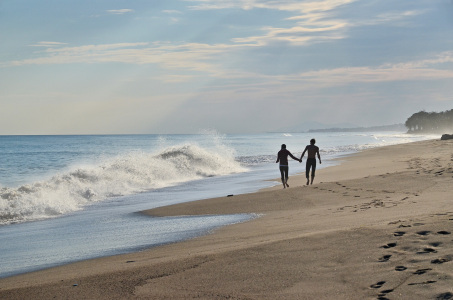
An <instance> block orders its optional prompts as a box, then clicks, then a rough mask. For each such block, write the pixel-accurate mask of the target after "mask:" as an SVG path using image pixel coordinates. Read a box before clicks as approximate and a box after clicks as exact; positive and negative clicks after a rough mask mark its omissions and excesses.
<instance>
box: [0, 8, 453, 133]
mask: <svg viewBox="0 0 453 300" xmlns="http://www.w3.org/2000/svg"><path fill="white" fill-rule="evenodd" d="M450 109H453V1H452V0H397V1H395V0H318V1H315V0H307V1H292V0H278V1H275V0H181V1H176V0H165V1H160V0H127V1H126V0H76V1H73V0H40V1H36V0H0V134H3V135H6V134H128V133H132V134H134V133H136V134H142V133H150V134H152V133H162V134H165V133H198V132H200V131H203V130H206V129H209V130H217V131H218V132H221V133H259V132H269V131H279V130H289V129H294V130H300V131H305V130H308V129H314V128H310V126H315V125H313V124H314V123H315V122H316V123H322V124H324V125H327V126H329V125H331V126H337V125H343V126H347V125H353V126H377V125H389V124H397V123H404V122H405V121H406V119H407V118H409V117H410V116H411V115H412V114H413V113H415V112H418V111H421V110H425V111H428V112H431V111H437V112H439V111H445V110H450Z"/></svg>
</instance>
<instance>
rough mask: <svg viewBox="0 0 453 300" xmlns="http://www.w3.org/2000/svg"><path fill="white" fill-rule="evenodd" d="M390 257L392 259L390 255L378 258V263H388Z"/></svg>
mask: <svg viewBox="0 0 453 300" xmlns="http://www.w3.org/2000/svg"><path fill="white" fill-rule="evenodd" d="M390 257H392V256H391V255H384V256H382V257H381V258H379V262H385V261H389V259H390Z"/></svg>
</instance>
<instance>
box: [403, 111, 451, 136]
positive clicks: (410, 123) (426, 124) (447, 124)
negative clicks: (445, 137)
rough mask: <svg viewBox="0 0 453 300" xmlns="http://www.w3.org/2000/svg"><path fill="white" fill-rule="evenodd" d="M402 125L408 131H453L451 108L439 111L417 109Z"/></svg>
mask: <svg viewBox="0 0 453 300" xmlns="http://www.w3.org/2000/svg"><path fill="white" fill-rule="evenodd" d="M404 125H406V127H407V129H408V132H409V133H447V132H453V109H451V110H447V111H443V112H439V113H437V112H429V113H428V112H426V111H424V110H423V111H419V112H418V113H415V114H413V115H412V116H410V117H409V118H408V119H407V121H406V123H405V124H404Z"/></svg>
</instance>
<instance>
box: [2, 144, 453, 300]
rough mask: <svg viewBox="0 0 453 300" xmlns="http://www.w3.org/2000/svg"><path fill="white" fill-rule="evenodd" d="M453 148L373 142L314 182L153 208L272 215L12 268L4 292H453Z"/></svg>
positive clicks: (153, 295) (252, 295)
mask: <svg viewBox="0 0 453 300" xmlns="http://www.w3.org/2000/svg"><path fill="white" fill-rule="evenodd" d="M452 149H453V142H452V141H440V140H439V141H438V140H430V141H423V142H414V143H409V144H399V145H393V146H385V147H379V148H373V149H368V150H364V151H361V152H359V153H355V154H353V155H351V156H348V157H344V158H341V159H340V160H341V164H339V165H336V166H331V167H326V168H323V169H320V170H318V171H317V176H316V177H315V183H314V185H312V186H304V183H305V178H304V176H303V175H293V176H291V177H290V184H291V187H290V188H289V189H283V188H282V187H281V185H276V186H274V187H271V188H266V189H264V190H261V191H258V192H256V193H251V194H243V195H235V196H233V197H220V198H214V199H205V200H198V201H194V202H188V203H181V204H176V205H171V206H166V207H159V208H155V209H152V210H148V211H145V212H143V213H145V214H148V215H150V216H153V217H159V216H179V215H202V214H236V213H256V214H259V215H260V217H259V218H256V219H253V220H251V221H248V222H245V223H239V224H233V225H229V226H226V227H222V228H220V229H217V230H215V232H214V233H212V234H209V235H206V236H201V237H198V238H195V239H191V240H188V241H183V242H178V243H174V244H168V245H163V246H158V247H155V248H151V249H148V250H145V251H142V252H136V253H130V254H122V255H117V256H113V257H103V258H98V259H94V260H88V261H82V262H77V263H72V264H69V265H64V266H60V267H55V268H51V269H47V270H42V271H37V272H32V273H27V274H23V275H18V276H13V277H7V278H3V279H0V298H3V297H5V298H8V299H21V298H22V299H23V298H30V296H33V297H39V298H53V297H56V298H65V299H81V298H87V299H125V298H128V299H129V298H130V299H135V298H137V299H142V298H146V299H174V298H176V299H181V298H191V297H199V298H202V299H220V298H224V297H231V298H241V299H242V298H248V299H313V298H317V299H332V298H348V299H367V298H373V297H374V299H375V298H376V297H377V296H378V295H379V294H382V297H384V296H385V295H387V296H388V297H391V298H392V299H394V298H395V299H408V298H411V297H412V298H411V299H426V298H435V297H437V296H438V295H442V294H445V295H447V296H448V294H446V293H452V297H453V288H452V287H453V271H451V270H452V268H451V266H452V264H453V262H452V261H453V240H452V238H453V237H452V235H451V234H448V233H451V232H452V231H453V203H452V201H450V200H449V199H450V196H449V194H450V186H451V182H452V180H453V179H452V178H453V155H452V151H451V150H452ZM397 232H398V234H397ZM421 232H424V234H420V233H421ZM439 232H443V233H439ZM393 244H395V245H394V246H393ZM386 247H387V248H386ZM426 249H431V250H426ZM389 255H390V256H389ZM436 259H437V260H438V261H439V262H441V263H438V264H436V263H432V261H435V260H436ZM397 267H400V268H397ZM404 268H405V269H404ZM397 269H398V270H397ZM403 269H404V270H403ZM400 270H401V271H400ZM417 272H418V273H420V274H414V273H417ZM389 290H392V291H391V292H390V291H389ZM385 291H386V292H385ZM384 292H385V293H384Z"/></svg>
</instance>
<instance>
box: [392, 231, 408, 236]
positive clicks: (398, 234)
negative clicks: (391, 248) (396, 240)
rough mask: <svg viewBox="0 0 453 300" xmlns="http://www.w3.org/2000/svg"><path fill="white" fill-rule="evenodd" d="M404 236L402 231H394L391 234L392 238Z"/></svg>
mask: <svg viewBox="0 0 453 300" xmlns="http://www.w3.org/2000/svg"><path fill="white" fill-rule="evenodd" d="M405 234H406V232H404V231H396V232H394V233H393V235H394V236H403V235H405Z"/></svg>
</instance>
